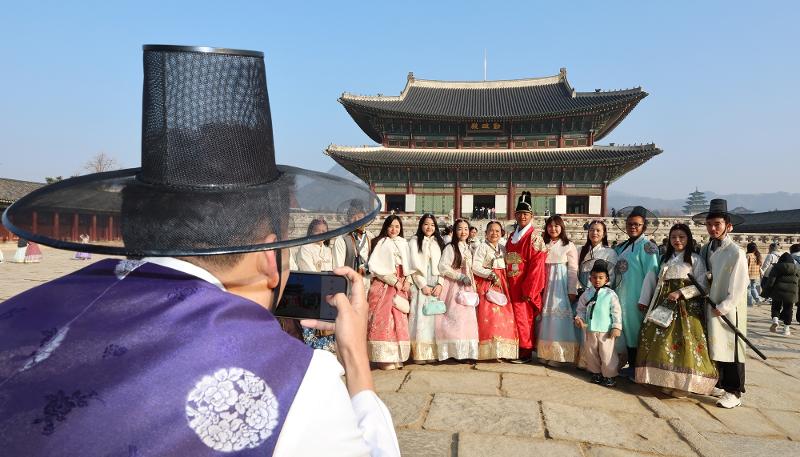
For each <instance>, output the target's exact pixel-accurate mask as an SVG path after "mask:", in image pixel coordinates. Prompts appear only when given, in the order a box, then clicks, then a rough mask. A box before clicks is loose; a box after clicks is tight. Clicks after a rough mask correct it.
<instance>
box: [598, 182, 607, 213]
mask: <svg viewBox="0 0 800 457" xmlns="http://www.w3.org/2000/svg"><path fill="white" fill-rule="evenodd" d="M602 189H603V196H602V197H600V216H601V217H606V216H608V181H603V188H602Z"/></svg>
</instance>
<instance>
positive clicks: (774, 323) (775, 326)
mask: <svg viewBox="0 0 800 457" xmlns="http://www.w3.org/2000/svg"><path fill="white" fill-rule="evenodd" d="M778 323H779V322H778V318H777V317H773V318H772V325H770V326H769V331H770V332H772V333H778Z"/></svg>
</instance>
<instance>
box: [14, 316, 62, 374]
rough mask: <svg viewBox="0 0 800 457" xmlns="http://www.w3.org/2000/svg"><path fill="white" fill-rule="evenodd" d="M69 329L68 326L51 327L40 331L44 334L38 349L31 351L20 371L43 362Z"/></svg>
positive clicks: (56, 347)
mask: <svg viewBox="0 0 800 457" xmlns="http://www.w3.org/2000/svg"><path fill="white" fill-rule="evenodd" d="M68 331H69V326H66V327H64V328H62V329H61V330H58V329H56V328H52V329H50V330H45V331H43V332H42V333H43V334H44V338H43V339H42V341H41V342H40V343H39V349H37V350H35V351H33V354H31V355H30V358H29V359H28V361H27V362H25V366H23V367H22V369H21V370H20V372H23V371H25V370H29V369H31V368H33V367H34V366H35V365H37V364H39V363H41V362H44V361H45V360H47V358H49V357H50V356H51V355H52V354H53V352H55V350H56V349H58V347H59V346H61V343H62V342H63V341H64V337H66V336H67V332H68Z"/></svg>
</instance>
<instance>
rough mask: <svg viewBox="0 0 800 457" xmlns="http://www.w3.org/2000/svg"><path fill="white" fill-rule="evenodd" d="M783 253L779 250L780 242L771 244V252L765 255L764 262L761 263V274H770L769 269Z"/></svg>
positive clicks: (763, 275)
mask: <svg viewBox="0 0 800 457" xmlns="http://www.w3.org/2000/svg"><path fill="white" fill-rule="evenodd" d="M780 256H781V254H780V252H778V243H770V244H769V252H768V253H767V255H765V256H764V262H763V263H762V264H761V276H762V277H766V276H769V270H770V267H772V265H775V264H776V263H777V262H778V259H779V258H780Z"/></svg>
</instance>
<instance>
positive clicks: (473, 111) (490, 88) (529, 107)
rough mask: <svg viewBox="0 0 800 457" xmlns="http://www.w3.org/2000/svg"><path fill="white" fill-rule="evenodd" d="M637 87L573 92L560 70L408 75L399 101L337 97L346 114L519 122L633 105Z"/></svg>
mask: <svg viewBox="0 0 800 457" xmlns="http://www.w3.org/2000/svg"><path fill="white" fill-rule="evenodd" d="M646 96H647V93H646V92H644V91H643V90H642V89H641V88H639V87H637V88H634V89H626V90H616V91H595V92H576V91H575V89H573V88H572V86H570V84H569V82H568V81H567V73H566V70H565V69H563V68H562V69H561V72H560V73H559V74H558V75H555V76H548V77H544V78H532V79H519V80H509V81H476V82H453V81H432V80H424V79H416V78H414V76H413V74H409V77H408V82H407V83H406V87H405V88H404V89H403V92H402V93H401V94H400V95H399V96H383V95H378V96H363V95H353V94H349V93H344V94H342V96H341V98H339V102H340V103H342V104H343V105H344V106H345V107H346V108H347V109H348V111H351V115H352V114H353V113H352V111H368V112H373V113H381V114H386V115H395V116H403V117H423V118H437V119H475V120H480V119H520V118H533V117H541V116H545V115H556V114H558V115H560V114H570V113H579V112H586V111H594V110H599V109H604V108H610V107H614V106H619V105H621V104H626V103H632V102H633V103H638V102H639V100H641V99H642V98H644V97H646Z"/></svg>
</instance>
